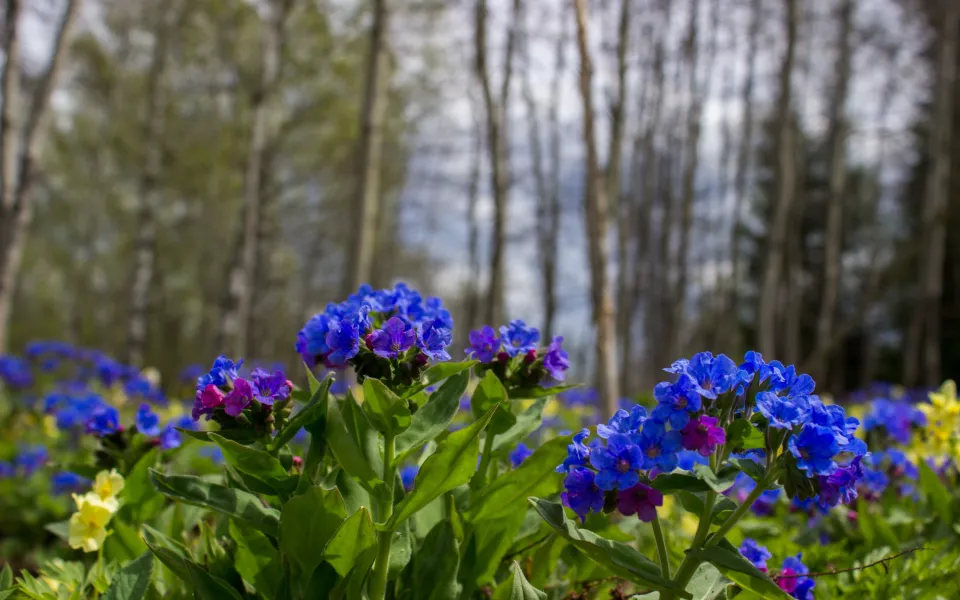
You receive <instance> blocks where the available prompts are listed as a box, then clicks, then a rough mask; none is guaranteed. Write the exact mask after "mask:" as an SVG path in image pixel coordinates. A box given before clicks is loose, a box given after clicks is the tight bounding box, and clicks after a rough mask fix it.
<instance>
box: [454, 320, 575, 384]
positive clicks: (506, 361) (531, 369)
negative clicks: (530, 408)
mask: <svg viewBox="0 0 960 600" xmlns="http://www.w3.org/2000/svg"><path fill="white" fill-rule="evenodd" d="M469 340H470V345H469V346H468V347H467V349H466V353H467V354H468V355H470V356H472V357H473V358H475V359H477V360H478V361H480V367H479V368H478V372H482V371H485V370H493V372H494V373H495V374H496V375H497V377H499V378H500V380H501V381H503V382H504V383H505V384H506V385H507V387H508V388H510V387H518V388H526V387H532V386H535V385H538V384H540V383H541V382H543V381H544V380H547V379H548V378H549V379H551V380H553V381H559V382H562V381H564V379H566V372H567V369H569V368H570V357H569V355H568V354H567V352H566V350H564V349H563V337H561V336H556V337H554V338H553V339H552V340H551V341H550V344H549V345H547V346H546V347H540V330H539V329H537V328H536V327H528V326H527V324H526V323H524V322H523V321H521V320H520V319H516V320H514V321H510V324H509V325H503V326H501V327H500V330H499V333H498V332H497V331H495V330H494V329H493V327H490V326H489V325H484V326H483V327H482V328H480V329H477V330H475V331H471V332H470V335H469Z"/></svg>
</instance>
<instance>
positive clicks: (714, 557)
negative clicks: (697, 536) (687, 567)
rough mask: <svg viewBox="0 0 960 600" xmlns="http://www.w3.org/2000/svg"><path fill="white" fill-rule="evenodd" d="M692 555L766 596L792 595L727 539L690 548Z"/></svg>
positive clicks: (778, 598)
mask: <svg viewBox="0 0 960 600" xmlns="http://www.w3.org/2000/svg"><path fill="white" fill-rule="evenodd" d="M689 554H690V556H692V557H694V558H696V559H698V560H701V561H704V562H708V563H710V564H712V565H713V566H715V567H716V568H717V569H719V570H720V572H721V573H723V574H724V575H726V576H727V577H728V578H730V579H732V580H733V581H734V582H736V583H737V585H739V586H740V587H742V588H744V589H747V590H750V591H752V592H755V593H757V594H760V595H761V596H762V597H764V598H769V599H775V600H788V599H789V598H790V596H789V595H788V594H787V593H786V592H784V591H783V590H781V589H780V586H778V585H777V584H776V583H774V581H773V580H772V579H770V577H768V576H767V574H766V573H764V572H763V571H761V570H760V569H758V568H756V567H755V566H753V563H751V562H750V561H749V560H747V559H745V558H744V557H743V556H742V555H741V554H740V552H738V551H737V549H736V548H734V547H733V545H732V544H730V542H728V541H727V540H721V541H720V543H719V544H717V545H715V546H710V547H708V548H700V549H697V550H690V551H689Z"/></svg>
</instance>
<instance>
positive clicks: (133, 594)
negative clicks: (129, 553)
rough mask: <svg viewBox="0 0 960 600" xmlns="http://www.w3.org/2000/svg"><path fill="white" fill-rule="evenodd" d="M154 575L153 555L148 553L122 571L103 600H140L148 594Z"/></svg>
mask: <svg viewBox="0 0 960 600" xmlns="http://www.w3.org/2000/svg"><path fill="white" fill-rule="evenodd" d="M152 574H153V555H152V554H150V552H149V551H147V552H144V553H143V554H141V555H140V556H139V557H138V558H136V559H134V560H132V561H130V562H128V563H127V564H126V565H124V566H123V568H122V569H120V572H118V573H117V574H116V575H115V576H114V577H113V581H111V582H110V587H109V588H108V589H107V591H106V592H105V593H104V594H103V596H101V600H140V599H141V598H143V597H144V596H146V594H147V588H149V587H150V576H151V575H152Z"/></svg>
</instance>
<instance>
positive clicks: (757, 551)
mask: <svg viewBox="0 0 960 600" xmlns="http://www.w3.org/2000/svg"><path fill="white" fill-rule="evenodd" d="M740 554H742V555H743V557H744V558H745V559H747V560H749V561H750V563H751V564H753V566H755V567H756V568H758V569H760V570H761V571H763V572H764V573H766V572H767V561H768V560H770V558H771V557H772V556H773V555H772V554H770V551H769V550H767V548H766V547H765V546H761V545H760V544H758V543H757V542H756V540H752V539H750V538H744V540H743V544H741V545H740Z"/></svg>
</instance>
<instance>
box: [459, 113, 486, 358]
mask: <svg viewBox="0 0 960 600" xmlns="http://www.w3.org/2000/svg"><path fill="white" fill-rule="evenodd" d="M476 112H477V111H475V113H476ZM473 129H474V141H473V154H472V155H471V158H470V161H471V164H470V181H469V183H468V184H467V264H468V269H469V277H468V284H467V289H466V295H467V297H466V306H465V313H466V315H465V319H464V320H465V321H466V327H458V330H460V331H461V332H462V340H463V346H464V347H466V346H467V345H468V338H467V336H468V335H469V332H470V331H471V330H472V329H474V328H475V327H476V326H477V320H478V318H479V317H480V222H479V218H478V215H477V203H478V202H479V200H480V166H481V163H482V161H483V156H482V153H483V125H482V124H481V122H480V119H479V118H475V119H474V128H473Z"/></svg>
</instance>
